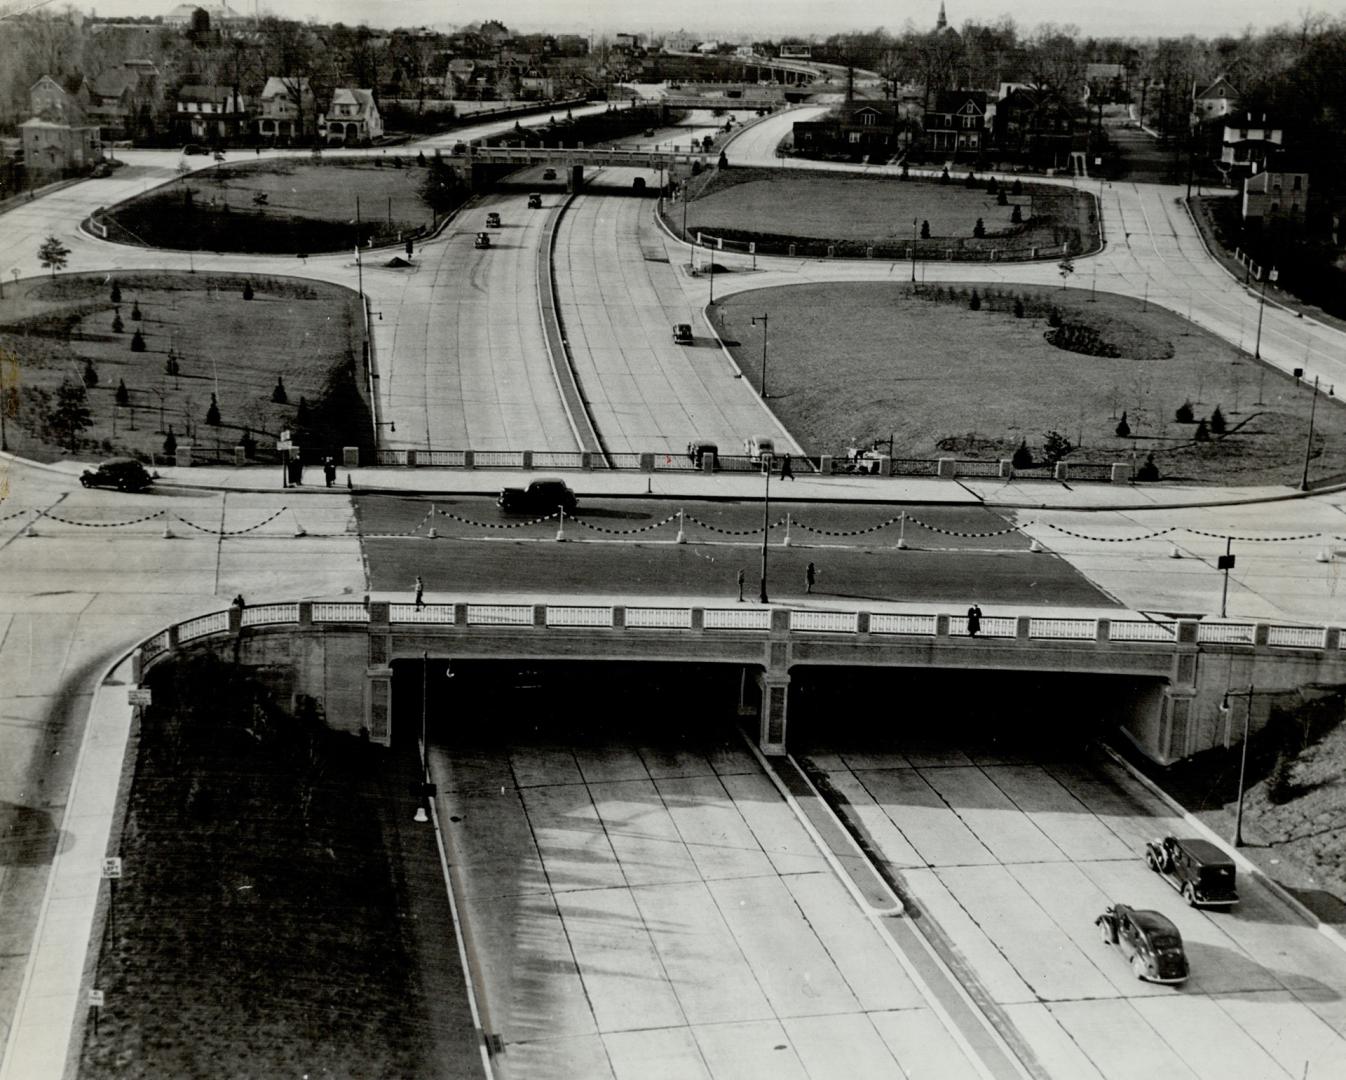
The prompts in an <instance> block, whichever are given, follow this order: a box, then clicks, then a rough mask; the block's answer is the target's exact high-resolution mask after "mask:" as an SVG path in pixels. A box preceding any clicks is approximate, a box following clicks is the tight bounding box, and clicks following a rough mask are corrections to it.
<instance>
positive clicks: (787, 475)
mask: <svg viewBox="0 0 1346 1080" xmlns="http://www.w3.org/2000/svg"><path fill="white" fill-rule="evenodd" d="M780 478H781V479H782V480H793V479H794V478H795V470H794V466H793V465H791V464H790V455H789V454H782V455H781V459H780Z"/></svg>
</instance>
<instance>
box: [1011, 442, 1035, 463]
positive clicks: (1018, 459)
mask: <svg viewBox="0 0 1346 1080" xmlns="http://www.w3.org/2000/svg"><path fill="white" fill-rule="evenodd" d="M1010 464H1011V465H1013V466H1014V467H1015V468H1016V469H1031V468H1032V467H1033V451H1032V450H1030V449H1028V440H1027V439H1021V440H1020V441H1019V449H1017V450H1016V451H1014V457H1013V458H1012V459H1010Z"/></svg>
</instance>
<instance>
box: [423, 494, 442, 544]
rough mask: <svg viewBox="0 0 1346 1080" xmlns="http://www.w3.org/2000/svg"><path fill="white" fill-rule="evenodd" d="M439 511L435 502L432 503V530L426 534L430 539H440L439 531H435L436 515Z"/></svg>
mask: <svg viewBox="0 0 1346 1080" xmlns="http://www.w3.org/2000/svg"><path fill="white" fill-rule="evenodd" d="M437 513H438V511H437V510H436V509H435V504H434V503H431V504H430V531H429V532H428V533H426V534H425V535H426V538H427V539H429V540H438V539H439V533H438V532H436V531H435V515H436V514H437Z"/></svg>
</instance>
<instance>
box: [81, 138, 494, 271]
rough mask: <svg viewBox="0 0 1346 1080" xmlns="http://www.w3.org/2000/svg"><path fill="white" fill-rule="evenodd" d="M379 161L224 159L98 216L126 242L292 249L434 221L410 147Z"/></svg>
mask: <svg viewBox="0 0 1346 1080" xmlns="http://www.w3.org/2000/svg"><path fill="white" fill-rule="evenodd" d="M377 160H379V159H370V160H367V161H359V162H357V161H352V160H349V159H348V160H344V161H340V162H337V161H322V162H314V161H313V160H311V159H303V158H281V159H267V160H266V161H258V162H249V163H247V164H242V165H237V166H235V165H222V166H218V167H216V168H212V169H208V170H205V171H204V172H198V173H193V174H191V175H190V176H187V177H184V178H182V179H180V180H176V181H174V182H173V183H171V184H168V185H166V186H164V187H161V188H156V189H155V190H153V191H150V192H147V193H146V194H144V195H141V196H139V197H137V198H134V199H131V200H129V201H128V202H125V203H122V204H121V205H119V206H116V207H114V208H113V209H112V210H111V211H109V212H108V213H107V214H105V215H102V216H101V217H100V218H99V220H100V221H102V222H104V223H105V224H106V225H107V226H108V236H109V239H112V240H116V241H119V242H121V243H127V244H139V245H141V246H144V247H163V248H177V249H188V248H190V249H196V250H204V251H242V252H257V253H271V254H287V255H294V254H296V253H302V254H309V255H311V254H315V253H317V252H322V251H340V250H343V249H346V250H349V249H350V248H352V247H353V246H354V244H355V243H356V235H357V230H358V234H359V237H360V240H361V241H362V242H366V243H367V242H368V241H369V240H370V239H371V238H372V239H374V242H375V243H394V242H396V241H397V238H398V234H399V233H402V234H405V233H412V232H414V231H415V230H417V229H421V228H430V227H432V226H433V224H434V215H433V214H432V213H431V210H430V207H429V206H428V205H427V204H426V203H425V201H424V200H423V199H422V198H421V195H420V191H421V187H422V185H423V184H424V183H425V180H426V178H427V176H428V175H429V171H430V170H429V168H428V166H427V167H422V166H419V165H417V164H415V162H416V160H417V159H416V157H415V156H414V155H407V154H405V152H404V153H403V154H402V155H400V156H399V155H397V154H388V155H385V156H384V158H383V164H382V166H381V167H380V166H379V165H378V164H376V161H377ZM395 161H398V162H401V163H402V167H400V168H398V167H395V166H394V164H393V163H394V162H395ZM461 192H462V196H463V198H466V197H467V194H468V192H467V191H466V189H465V188H464V189H461ZM357 199H358V200H359V218H360V223H359V225H358V226H357V224H356V216H357V212H356V200H357Z"/></svg>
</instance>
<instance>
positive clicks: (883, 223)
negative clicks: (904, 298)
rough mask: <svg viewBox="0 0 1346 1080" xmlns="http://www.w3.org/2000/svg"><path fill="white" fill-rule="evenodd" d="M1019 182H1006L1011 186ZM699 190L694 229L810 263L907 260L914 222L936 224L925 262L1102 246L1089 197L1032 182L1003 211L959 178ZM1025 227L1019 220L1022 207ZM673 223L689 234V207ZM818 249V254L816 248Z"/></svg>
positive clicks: (733, 181) (718, 182)
mask: <svg viewBox="0 0 1346 1080" xmlns="http://www.w3.org/2000/svg"><path fill="white" fill-rule="evenodd" d="M1012 182H1013V181H1012V180H1010V181H1008V182H1007V183H1012ZM692 183H693V197H692V200H691V202H690V204H689V205H688V207H687V228H688V231H689V232H692V233H695V232H697V231H701V232H707V233H711V234H713V235H716V236H724V237H725V238H726V239H736V240H752V239H757V240H759V241H760V242H761V244H763V245H766V246H759V250H768V248H770V249H771V250H775V248H776V247H780V246H782V245H785V244H789V243H795V244H796V245H803V246H800V247H799V248H798V250H799V251H800V253H801V254H804V253H808V254H812V253H813V248H815V247H818V246H820V245H821V246H822V247H823V248H824V249H825V246H826V245H827V244H829V243H835V244H837V245H838V254H845V255H863V254H864V251H863V248H864V247H866V246H868V245H874V246H875V248H876V254H879V253H882V252H884V251H886V252H887V253H889V254H896V255H899V256H905V255H906V252H907V249H908V247H909V246H910V244H911V242H912V239H913V236H912V232H913V230H912V222H913V220H914V221H917V222H921V221H928V222H929V223H930V239H928V240H921V239H920V236H919V229H920V227H919V225H918V226H917V229H916V232H917V236H916V241H917V253H918V256H921V257H930V258H941V259H943V258H947V257H948V255H947V252H948V250H949V249H950V248H952V249H954V251H955V256H956V257H957V256H961V257H964V258H980V259H989V258H990V253H991V251H992V250H995V251H998V252H1000V253H1001V257H1008V255H1007V253H1009V252H1014V253H1016V257H1020V258H1023V257H1027V256H1028V255H1029V254H1030V252H1031V249H1032V248H1034V247H1037V248H1040V249H1042V251H1043V253H1044V256H1045V252H1046V249H1047V248H1053V249H1054V251H1055V253H1059V252H1060V247H1061V244H1063V243H1066V242H1069V243H1071V245H1072V250H1073V251H1075V252H1077V253H1078V252H1080V251H1081V250H1083V249H1084V247H1085V246H1086V245H1087V247H1089V248H1092V247H1094V246H1095V242H1096V241H1095V233H1096V229H1095V225H1094V212H1095V203H1094V198H1093V196H1092V195H1091V194H1089V193H1088V192H1087V191H1086V190H1083V189H1081V190H1079V191H1076V190H1075V189H1073V188H1067V187H1059V186H1054V185H1048V184H1033V183H1023V184H1022V193H1021V194H1019V195H1012V194H1010V193H1009V188H1008V186H1007V187H1006V198H1007V201H1008V205H1006V206H998V205H997V204H996V202H997V197H996V195H994V194H991V193H988V192H987V191H986V189H985V187H984V186H983V185H978V187H977V188H975V189H970V188H967V187H965V186H964V185H963V182H962V180H960V179H958V178H957V177H955V178H953V179H952V180H951V181H950V182H949V183H947V184H941V183H940V182H939V181H937V180H923V179H922V180H918V179H914V178H913V179H909V180H898V179H896V178H894V177H876V176H860V175H844V174H829V173H816V172H808V171H802V170H792V169H739V168H732V169H727V170H726V169H718V170H715V171H714V172H713V173H712V174H710V175H709V177H708V179H707V180H706V182H705V184H704V186H700V187H698V186H697V182H696V181H695V180H694V181H692ZM1016 205H1017V206H1019V212H1020V214H1021V216H1022V217H1023V219H1024V224H1020V225H1015V224H1013V223H1012V222H1011V220H1010V218H1011V215H1012V214H1013V212H1014V207H1015V206H1016ZM669 214H670V220H672V221H674V222H675V224H677V225H681V223H682V220H681V210H680V208H676V207H675V208H672V209H670V210H669ZM978 218H981V219H982V222H983V225H984V227H985V230H986V236H985V238H984V239H976V238H974V237H973V235H972V231H973V227H974V226H975V225H976V222H977V219H978ZM810 245H811V246H810Z"/></svg>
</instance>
